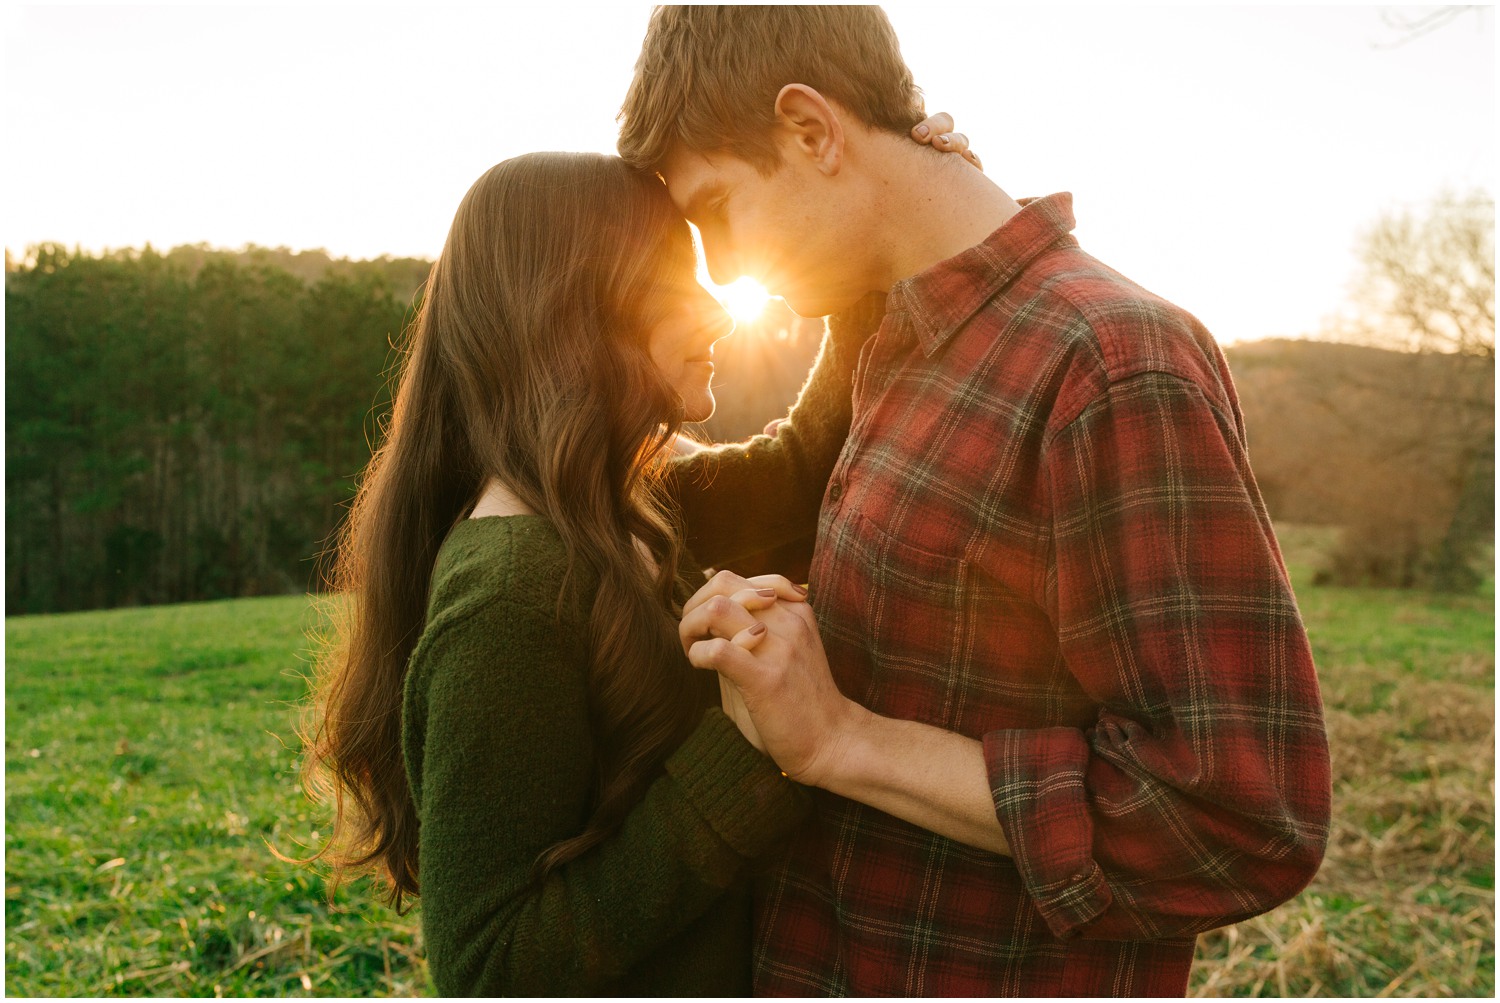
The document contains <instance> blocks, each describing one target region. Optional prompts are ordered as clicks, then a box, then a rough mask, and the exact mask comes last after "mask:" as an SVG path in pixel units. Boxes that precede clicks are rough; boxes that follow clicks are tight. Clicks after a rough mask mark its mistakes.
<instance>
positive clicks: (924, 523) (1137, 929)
mask: <svg viewBox="0 0 1500 1003" xmlns="http://www.w3.org/2000/svg"><path fill="white" fill-rule="evenodd" d="M921 118H922V106H921V101H920V99H919V95H918V92H917V90H916V88H915V86H914V85H913V83H912V78H911V75H910V73H909V71H908V70H907V68H906V67H905V65H904V63H903V62H902V60H901V57H900V53H899V50H898V48H897V45H896V40H895V38H894V36H893V34H892V32H891V30H890V26H889V24H888V23H887V22H886V20H885V18H884V15H883V14H881V13H880V12H879V10H878V9H877V8H859V7H822V8H819V7H809V8H796V7H717V8H706V7H697V8H694V7H676V8H667V7H663V8H658V10H657V11H656V13H655V14H654V15H653V17H652V21H651V26H650V28H649V30H648V34H647V37H646V41H645V43H644V47H643V49H642V54H641V58H640V61H639V63H638V64H637V68H636V76H635V79H634V81H633V83H632V85H631V89H630V93H629V95H628V96H627V98H626V101H625V106H624V108H623V110H622V112H621V120H622V130H621V136H620V151H621V153H622V155H624V156H626V157H627V158H629V159H631V160H633V161H635V162H637V163H640V164H642V165H645V166H649V167H652V168H654V169H656V170H658V171H659V172H660V173H661V174H662V176H663V178H664V180H665V182H666V184H667V187H668V189H669V191H670V193H671V196H672V198H673V201H674V202H675V203H676V204H677V205H678V207H679V208H680V209H682V211H683V213H684V214H685V215H686V216H687V217H688V218H689V219H690V220H692V221H693V222H694V223H695V224H696V225H697V226H698V227H699V229H700V231H701V234H702V239H703V247H704V252H705V255H706V257H707V259H708V264H709V270H710V273H711V274H712V276H713V278H714V280H715V281H717V282H727V281H729V280H731V279H733V278H734V277H736V276H738V275H739V274H741V273H743V272H749V273H751V274H754V275H757V276H758V277H760V278H761V280H762V281H763V282H765V284H766V285H767V287H768V288H769V289H771V290H772V291H773V292H776V293H779V294H781V295H782V296H783V297H784V298H785V299H786V300H787V302H788V303H789V304H790V305H791V306H792V308H793V309H795V310H796V311H797V312H798V313H801V314H804V315H822V314H831V313H835V312H838V311H842V310H845V309H846V308H849V307H850V306H851V305H852V304H854V303H856V301H859V300H860V299H861V298H862V297H865V296H867V295H868V294H871V293H875V294H883V295H884V296H885V309H886V314H885V318H884V321H883V323H882V324H881V326H880V328H879V330H878V332H877V333H876V334H875V335H874V336H873V337H872V338H871V339H870V341H869V342H868V343H867V344H866V345H865V347H864V350H863V352H862V353H861V354H860V358H859V368H858V370H857V373H856V376H855V382H854V401H853V409H854V410H853V425H852V428H851V431H850V435H849V439H848V442H847V445H846V447H845V449H844V451H843V454H842V455H841V457H840V459H839V461H838V464H837V466H836V467H835V468H834V472H833V476H832V479H831V480H830V482H829V485H828V489H827V493H826V495H825V496H824V503H823V509H822V512H821V515H820V517H819V525H818V541H817V550H816V554H815V556H814V560H813V565H812V569H811V573H810V578H809V593H810V594H809V600H810V607H809V606H808V605H806V604H802V603H782V604H778V605H776V606H774V607H772V608H770V609H765V610H758V611H757V612H755V613H751V612H750V611H748V610H747V609H746V608H745V606H743V605H741V604H740V603H738V602H735V601H733V599H732V598H731V597H732V596H737V595H739V596H742V595H743V593H742V591H741V590H742V589H744V588H745V587H746V584H747V583H746V582H745V581H744V580H743V579H739V578H737V577H736V576H733V575H728V574H723V575H720V576H719V577H718V578H717V579H715V581H714V582H712V583H711V584H710V585H709V586H708V587H706V588H705V589H704V590H703V591H702V592H700V593H699V595H698V596H696V597H695V598H694V600H693V601H692V602H691V603H690V604H689V605H688V608H687V609H686V610H685V615H684V619H683V625H682V633H683V639H684V644H685V645H686V646H688V649H689V656H690V658H691V659H692V660H693V662H694V664H696V665H699V666H700V667H704V668H712V669H715V670H717V671H719V672H720V673H721V675H722V676H723V677H725V678H726V679H728V680H729V681H730V682H732V683H733V684H734V685H735V686H736V687H737V688H738V690H739V691H740V693H741V694H742V696H743V700H744V704H745V706H746V708H747V709H748V713H749V717H750V718H751V719H752V720H753V723H754V726H755V728H756V729H757V730H758V731H759V734H760V737H761V739H762V741H763V742H764V745H765V748H766V750H767V751H768V752H769V753H770V755H771V756H772V757H773V758H774V759H775V760H776V762H777V763H778V764H779V765H780V766H781V767H782V769H783V770H784V771H785V772H786V773H787V774H788V775H790V776H792V777H793V778H794V779H797V780H799V781H801V782H803V783H805V784H807V785H809V786H811V787H813V788H816V791H815V794H816V798H817V803H818V812H817V819H816V821H815V822H814V823H813V824H812V825H811V826H809V827H808V829H807V830H806V831H805V832H803V833H802V834H801V835H800V836H799V838H798V839H797V840H796V841H795V843H794V845H792V846H791V847H790V848H789V850H788V851H787V854H786V857H785V859H784V860H782V861H780V862H779V864H778V867H777V870H776V872H775V873H774V875H773V876H772V877H771V878H770V879H769V880H768V882H767V885H766V887H765V888H764V889H763V893H762V895H761V899H760V906H759V914H758V918H757V924H758V933H757V944H756V969H755V979H756V991H757V992H758V993H761V994H767V995H814V994H833V995H861V996H864V995H868V996H875V995H888V994H904V995H932V996H942V995H970V996H986V995H1169V994H1178V995H1180V994H1182V993H1183V992H1184V991H1185V988H1186V985H1187V977H1188V970H1189V967H1190V964H1191V960H1192V955H1193V946H1194V937H1195V935H1196V934H1197V933H1198V932H1200V931H1202V930H1207V929H1210V928H1213V927H1216V926H1220V925H1223V924H1226V923H1232V922H1235V921H1237V920H1240V919H1243V918H1246V917H1248V916H1252V915H1255V914H1257V913H1260V912H1263V911H1265V910H1267V909H1270V908H1272V907H1273V906H1275V905H1277V904H1278V903H1280V902H1282V901H1284V900H1286V899H1287V898H1289V897H1291V896H1292V895H1294V894H1296V893H1297V892H1298V891H1299V890H1300V889H1301V888H1302V887H1303V886H1304V885H1305V884H1306V883H1307V882H1308V881H1309V880H1310V879H1311V877H1312V875H1313V874H1314V873H1315V871H1316V869H1317V866H1318V864H1319V862H1320V860H1321V857H1322V852H1323V848H1324V845H1325V843H1326V840H1327V825H1328V802H1329V767H1328V752H1327V745H1326V740H1325V737H1324V730H1323V722H1322V711H1321V705H1320V701H1319V696H1318V689H1317V682H1316V679H1315V677H1314V673H1313V665H1312V658H1311V654H1310V652H1309V649H1308V646H1307V640H1306V636H1305V633H1304V631H1303V628H1302V625H1301V622H1300V618H1299V616H1298V613H1297V608H1296V604H1295V601H1294V599H1293V596H1292V592H1291V588H1290V586H1289V584H1288V582H1287V577H1286V572H1285V569H1284V567H1283V564H1282V561H1281V557H1280V554H1279V551H1278V549H1277V546H1276V542H1275V538H1274V536H1273V534H1272V530H1271V525H1270V521H1269V519H1268V518H1267V515H1266V512H1265V508H1264V506H1263V504H1262V502H1261V498H1260V495H1259V493H1258V491H1257V489H1256V487H1255V482H1254V479H1253V477H1252V475H1251V472H1250V467H1249V464H1248V460H1247V457H1246V450H1245V439H1244V429H1243V425H1242V421H1241V416H1240V410H1239V406H1238V401H1237V399H1236V397H1235V393H1234V388H1233V384H1232V383H1231V381H1230V377H1229V373H1228V370H1227V368H1226V366H1225V364H1224V360H1223V357H1222V355H1221V353H1220V352H1219V350H1218V348H1217V346H1216V345H1215V344H1214V342H1213V340H1212V338H1211V337H1210V336H1209V335H1208V333H1207V332H1206V331H1205V330H1204V329H1203V328H1202V326H1201V325H1200V324H1199V323H1198V322H1197V321H1196V320H1195V319H1194V318H1193V317H1191V316H1190V315H1188V314H1187V313H1185V312H1184V311H1182V310H1181V309H1179V308H1177V307H1174V306H1173V305H1171V304H1169V303H1166V302H1164V301H1163V300H1161V299H1159V298H1157V297H1155V296H1153V295H1151V294H1150V293H1148V292H1146V291H1145V290H1143V289H1141V288H1140V287H1138V286H1136V285H1134V284H1132V283H1131V282H1129V281H1128V280H1127V279H1125V278H1123V277H1122V276H1120V275H1119V274H1118V273H1115V272H1113V271H1111V270H1110V269H1108V268H1106V267H1105V266H1104V265H1102V264H1100V263H1099V262H1097V261H1096V260H1094V259H1093V258H1091V257H1089V256H1088V255H1087V254H1085V253H1084V252H1083V251H1081V250H1080V249H1079V247H1078V244H1077V242H1076V241H1075V240H1074V239H1073V238H1072V237H1071V236H1070V235H1069V231H1070V230H1071V229H1072V226H1073V218H1072V212H1071V199H1070V197H1069V196H1067V195H1065V194H1064V195H1053V196H1050V197H1047V198H1044V199H1038V200H1035V201H1031V202H1029V203H1027V204H1025V205H1024V206H1023V205H1022V204H1020V203H1018V202H1016V201H1014V200H1012V199H1011V198H1010V196H1008V195H1007V194H1006V193H1005V192H1004V191H1002V190H1001V189H1000V188H999V187H998V186H996V185H994V184H993V183H991V182H990V181H989V180H988V179H987V178H985V177H984V176H983V175H981V174H980V173H979V172H977V171H974V170H972V169H970V168H968V167H966V166H964V165H962V164H955V163H953V162H952V161H953V159H954V158H943V157H939V156H937V155H936V154H934V153H933V152H932V151H931V150H928V149H924V148H921V147H917V146H915V145H912V144H909V143H908V142H907V141H906V139H905V132H906V130H907V129H909V128H911V127H912V125H913V124H914V123H916V122H917V121H918V120H920V119H921ZM794 420H795V419H794ZM726 521H728V522H732V521H733V513H728V514H727V515H726ZM814 616H815V617H816V619H815V620H814Z"/></svg>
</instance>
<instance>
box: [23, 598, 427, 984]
mask: <svg viewBox="0 0 1500 1003" xmlns="http://www.w3.org/2000/svg"><path fill="white" fill-rule="evenodd" d="M309 617H310V613H309V607H308V603H307V601H306V600H305V599H303V598H300V597H291V598H276V599H249V600H240V601H237V602H224V603H205V604H197V605H189V606H168V607H158V608H154V609H138V610H121V611H114V612H102V613H82V614H67V615H62V616H45V617H22V618H9V619H7V620H6V631H5V633H6V656H7V657H6V670H7V671H6V680H5V697H6V699H5V773H6V810H5V815H6V852H5V918H6V930H5V942H6V944H5V947H6V949H5V971H6V991H7V993H9V994H10V995H21V996H69V995H94V994H98V995H153V996H160V995H173V996H177V995H184V996H192V995H203V996H213V995H226V996H242V995H313V994H316V995H361V996H363V995H411V994H413V993H415V992H419V991H421V990H422V989H423V988H425V984H426V976H425V970H424V968H423V966H422V965H421V963H420V961H419V960H416V956H417V948H416V942H417V924H416V917H415V916H414V915H410V916H407V917H399V916H396V915H395V914H394V913H393V912H391V911H390V910H388V909H384V908H382V907H380V906H378V905H375V904H372V899H373V896H372V895H371V894H370V893H369V891H368V889H367V888H365V887H364V886H363V885H362V884H358V885H354V886H351V887H350V888H348V889H347V890H344V891H341V893H340V899H339V901H340V903H341V904H342V905H343V908H342V909H340V910H331V909H330V908H329V906H328V903H327V895H326V890H325V886H324V882H323V880H322V879H321V877H320V876H319V875H318V874H316V873H315V872H313V871H312V870H311V869H309V868H306V867H298V866H295V865H291V864H285V863H282V862H280V861H277V860H276V859H275V858H274V857H273V855H272V854H271V852H270V850H269V849H268V845H274V846H275V847H276V848H277V849H279V850H281V851H282V852H284V853H287V854H289V855H300V854H302V853H304V852H305V850H303V847H305V846H307V845H310V844H311V843H312V842H313V841H314V839H315V832H316V826H317V821H316V820H315V816H316V813H315V812H314V811H313V810H312V809H311V808H310V806H309V805H308V804H306V803H305V802H304V801H303V799H302V797H301V795H300V793H299V787H298V778H297V773H298V767H299V750H298V745H297V740H296V736H295V734H294V728H295V725H294V722H295V720H296V713H295V710H294V704H295V703H296V701H298V700H299V699H301V697H302V695H303V693H304V692H305V683H304V682H303V674H304V673H306V672H307V670H308V669H307V665H306V664H305V662H303V661H302V660H301V657H300V656H299V654H298V653H299V652H301V651H303V650H305V649H306V648H307V641H306V638H305V628H306V626H307V625H308V623H309V622H310V620H309Z"/></svg>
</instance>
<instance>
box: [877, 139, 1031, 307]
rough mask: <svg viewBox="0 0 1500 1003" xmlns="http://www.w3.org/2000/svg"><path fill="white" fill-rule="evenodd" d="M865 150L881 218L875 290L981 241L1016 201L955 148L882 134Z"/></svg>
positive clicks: (1011, 211) (1012, 211) (1014, 209)
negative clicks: (940, 150) (938, 147)
mask: <svg viewBox="0 0 1500 1003" xmlns="http://www.w3.org/2000/svg"><path fill="white" fill-rule="evenodd" d="M869 152H870V153H871V154H872V155H873V156H872V162H871V166H872V167H873V168H874V169H875V173H876V178H877V182H876V186H875V189H874V191H875V195H874V197H873V199H872V202H873V206H872V208H873V209H874V213H875V216H876V219H877V220H878V227H877V230H876V237H875V241H874V244H875V245H876V246H875V247H874V248H872V249H873V250H874V252H875V262H874V263H875V268H874V271H873V275H872V278H873V279H874V281H875V282H876V283H877V284H878V286H879V290H878V291H888V290H889V289H890V287H891V286H892V285H894V284H895V283H897V282H899V281H901V280H902V279H905V278H910V277H911V276H913V275H916V274H918V273H920V272H923V271H926V270H927V269H928V268H931V267H932V266H933V265H935V264H937V263H938V262H940V261H945V260H947V259H948V258H951V257H953V256H954V255H956V254H958V253H960V252H962V251H966V250H968V249H969V248H971V247H973V246H974V245H975V244H978V243H980V242H981V241H983V240H984V239H985V238H986V237H988V236H989V235H990V234H991V233H994V232H995V230H997V229H999V228H1000V226H1001V225H1002V224H1004V223H1005V221H1006V220H1008V219H1010V218H1011V217H1012V216H1014V215H1015V214H1016V213H1018V212H1020V211H1021V207H1020V206H1019V205H1018V204H1017V203H1016V201H1015V200H1014V199H1012V198H1011V197H1010V196H1009V195H1007V194H1006V193H1005V192H1004V191H1002V190H1001V189H1000V187H999V186H998V185H996V184H995V183H994V182H993V181H991V180H990V179H989V178H987V177H986V176H985V175H984V174H982V173H981V172H980V171H979V170H977V169H976V168H974V167H973V166H971V165H970V164H968V163H967V162H965V161H964V160H962V159H961V158H959V157H957V156H955V155H953V154H938V153H936V152H935V151H932V150H928V149H925V148H923V147H919V146H915V145H913V144H912V143H911V141H910V140H907V139H905V138H904V137H897V136H889V137H887V136H885V135H879V136H878V137H876V138H875V140H874V144H873V145H872V147H871V148H870V150H869Z"/></svg>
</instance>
